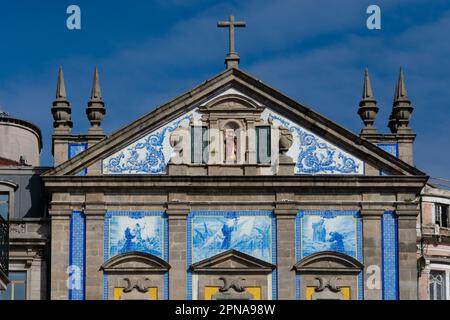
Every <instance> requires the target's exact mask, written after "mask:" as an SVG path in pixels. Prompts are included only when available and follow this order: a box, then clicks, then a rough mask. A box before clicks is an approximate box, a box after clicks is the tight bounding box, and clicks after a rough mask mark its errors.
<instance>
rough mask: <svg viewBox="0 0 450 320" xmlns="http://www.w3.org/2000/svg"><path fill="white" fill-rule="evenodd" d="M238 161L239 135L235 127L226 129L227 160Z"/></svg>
mask: <svg viewBox="0 0 450 320" xmlns="http://www.w3.org/2000/svg"><path fill="white" fill-rule="evenodd" d="M236 161H237V137H236V133H235V131H234V130H233V129H226V130H225V162H236Z"/></svg>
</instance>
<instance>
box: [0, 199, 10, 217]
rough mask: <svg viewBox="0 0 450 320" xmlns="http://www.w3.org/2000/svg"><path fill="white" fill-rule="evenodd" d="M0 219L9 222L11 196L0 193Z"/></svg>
mask: <svg viewBox="0 0 450 320" xmlns="http://www.w3.org/2000/svg"><path fill="white" fill-rule="evenodd" d="M0 217H2V218H3V219H4V220H5V221H8V220H9V194H7V193H0Z"/></svg>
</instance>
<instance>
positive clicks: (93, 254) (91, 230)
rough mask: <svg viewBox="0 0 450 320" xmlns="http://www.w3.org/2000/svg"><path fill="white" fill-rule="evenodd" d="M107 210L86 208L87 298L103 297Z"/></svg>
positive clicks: (98, 298)
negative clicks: (104, 232) (104, 233)
mask: <svg viewBox="0 0 450 320" xmlns="http://www.w3.org/2000/svg"><path fill="white" fill-rule="evenodd" d="M105 213H106V210H103V209H86V210H85V211H84V214H85V219H86V252H85V257H86V258H85V259H86V279H85V280H86V281H85V286H86V287H85V292H86V295H85V299H86V300H102V299H103V272H102V271H100V267H101V265H102V264H103V262H104V261H103V231H104V222H105Z"/></svg>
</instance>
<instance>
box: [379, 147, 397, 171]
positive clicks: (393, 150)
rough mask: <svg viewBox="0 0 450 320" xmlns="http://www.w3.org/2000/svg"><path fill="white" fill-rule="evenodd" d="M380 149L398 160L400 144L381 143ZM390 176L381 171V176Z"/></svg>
mask: <svg viewBox="0 0 450 320" xmlns="http://www.w3.org/2000/svg"><path fill="white" fill-rule="evenodd" d="M377 146H378V148H380V149H382V150H384V151H386V152H387V153H390V154H392V155H393V156H395V157H397V158H398V144H397V143H379V144H377ZM389 175H390V174H389V173H388V172H386V171H384V170H383V169H380V176H389Z"/></svg>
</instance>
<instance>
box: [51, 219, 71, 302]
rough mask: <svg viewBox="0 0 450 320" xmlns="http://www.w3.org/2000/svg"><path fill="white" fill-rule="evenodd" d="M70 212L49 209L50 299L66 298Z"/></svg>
mask: <svg viewBox="0 0 450 320" xmlns="http://www.w3.org/2000/svg"><path fill="white" fill-rule="evenodd" d="M70 213H71V212H55V211H51V212H50V215H51V216H52V217H51V221H52V222H51V235H52V236H51V239H52V243H51V267H50V270H51V272H50V278H51V299H52V300H67V299H68V287H67V279H68V274H67V268H68V267H69V237H70Z"/></svg>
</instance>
